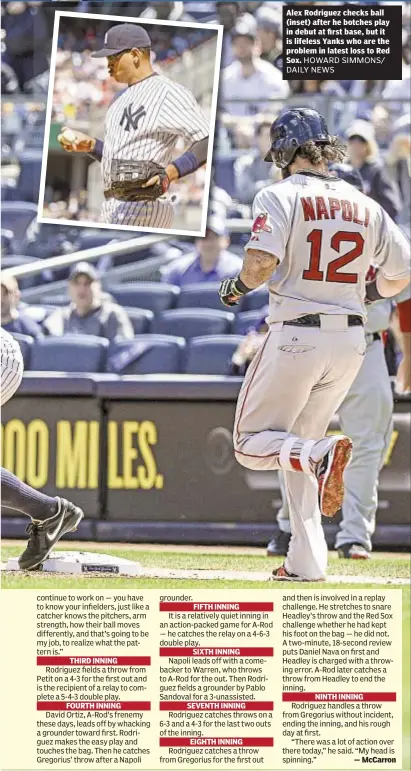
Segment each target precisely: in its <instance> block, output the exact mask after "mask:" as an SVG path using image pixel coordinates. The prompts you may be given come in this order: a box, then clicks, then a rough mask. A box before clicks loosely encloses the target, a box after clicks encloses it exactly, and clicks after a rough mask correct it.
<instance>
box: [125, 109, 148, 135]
mask: <svg viewBox="0 0 411 771" xmlns="http://www.w3.org/2000/svg"><path fill="white" fill-rule="evenodd" d="M145 115H146V111H145V108H144V107H138V108H137V110H136V111H135V112H132V105H131V104H128V105H127V107H126V108H125V109H124V112H123V115H122V117H121V121H120V126H123V128H124V131H130V128H132V129H133V130H134V131H135V130H136V129H137V127H138V124H139V122H140V120H141V119H142V118H144V116H145Z"/></svg>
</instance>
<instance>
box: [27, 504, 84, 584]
mask: <svg viewBox="0 0 411 771" xmlns="http://www.w3.org/2000/svg"><path fill="white" fill-rule="evenodd" d="M57 500H58V510H57V513H56V514H53V516H52V517H49V518H48V519H44V520H39V519H32V521H31V522H30V523H29V524H28V526H27V528H26V533H27V534H28V535H29V541H28V544H27V546H26V548H25V550H24V552H23V554H21V555H20V557H19V566H20V567H21V569H22V570H36V569H37V568H38V567H39V565H41V563H42V562H44V560H45V559H47V557H48V556H49V554H50V552H51V550H52V548H53V546H54V545H55V544H56V543H57V541H59V540H60V538H62V537H63V535H65V534H66V533H71V532H73V531H74V530H77V525H78V524H79V522H81V520H82V519H83V517H84V513H83V511H82V510H81V509H79V508H78V506H75V505H74V503H70V501H66V499H65V498H57Z"/></svg>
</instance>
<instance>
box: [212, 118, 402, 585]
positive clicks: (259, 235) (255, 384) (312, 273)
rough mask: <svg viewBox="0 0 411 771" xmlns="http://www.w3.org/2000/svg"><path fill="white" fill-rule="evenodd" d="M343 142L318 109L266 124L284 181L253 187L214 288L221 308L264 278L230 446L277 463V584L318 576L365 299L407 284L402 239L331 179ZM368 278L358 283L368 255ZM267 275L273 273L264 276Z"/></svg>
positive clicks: (375, 208)
mask: <svg viewBox="0 0 411 771" xmlns="http://www.w3.org/2000/svg"><path fill="white" fill-rule="evenodd" d="M343 157H344V147H343V146H342V145H341V143H340V142H339V140H338V139H337V137H332V136H330V135H329V133H328V129H327V125H326V123H325V121H324V119H323V117H322V116H321V115H319V114H318V113H317V112H316V111H315V110H311V109H308V108H298V109H291V110H287V111H286V112H284V113H283V114H282V115H280V117H279V118H277V120H275V121H274V123H273V125H272V128H271V148H270V150H269V152H268V154H267V156H266V160H267V161H274V162H275V163H276V164H277V166H279V167H280V168H281V169H282V176H283V179H282V180H281V181H280V182H276V183H275V184H273V185H270V186H269V187H266V188H264V189H263V190H261V191H260V192H259V193H258V194H257V196H256V198H255V200H254V204H253V215H254V224H253V226H252V229H251V236H250V240H249V242H248V244H247V245H246V247H245V251H246V253H245V257H244V263H243V268H242V270H241V272H240V274H239V276H237V277H236V278H232V279H225V280H224V281H222V283H221V285H220V298H221V300H222V302H223V303H224V304H225V305H228V306H232V305H235V304H236V303H237V302H238V300H239V299H240V297H242V296H243V295H244V294H246V293H247V292H250V291H252V290H253V289H256V288H257V287H258V286H260V285H261V284H264V283H265V282H268V286H269V294H270V305H269V317H268V324H269V331H268V332H267V336H266V338H265V341H264V344H263V345H262V346H261V348H260V351H259V353H258V354H257V355H256V356H255V357H254V359H253V361H252V362H251V364H250V366H249V368H248V370H247V373H246V376H245V378H244V381H243V385H242V388H241V391H240V395H239V398H238V403H237V409H236V416H235V423H234V437H233V438H234V451H235V455H236V458H237V460H238V461H239V463H241V464H242V465H243V466H246V467H247V468H250V469H257V470H266V471H271V470H278V469H282V470H283V471H284V478H285V487H286V493H287V499H288V503H289V508H290V520H291V533H292V537H291V541H290V548H289V550H288V554H287V557H286V560H285V564H284V566H282V567H280V568H277V569H276V570H274V571H273V578H275V579H278V580H292V581H296V580H302V581H307V580H308V581H321V580H324V578H325V575H326V568H327V545H326V541H325V538H324V532H323V529H322V526H321V514H323V515H325V516H327V517H332V516H333V515H334V514H335V513H336V512H337V511H338V509H339V508H340V506H341V503H342V499H343V493H344V485H343V473H344V469H345V467H346V466H347V464H348V463H349V461H350V458H351V447H352V442H351V439H350V438H349V437H347V436H333V437H325V432H326V429H327V426H328V424H329V422H330V420H331V418H332V416H333V414H334V412H335V411H336V409H337V407H338V406H339V404H340V403H341V402H342V400H343V399H344V396H345V395H346V393H347V392H348V390H349V388H350V386H351V384H352V382H353V380H354V378H355V376H356V374H357V372H358V370H359V368H360V366H361V363H362V361H363V356H364V353H365V335H364V326H363V325H364V320H365V318H366V310H365V305H364V301H365V298H366V297H367V299H368V301H375V300H377V299H381V298H382V297H389V296H392V295H394V294H397V293H398V292H399V291H401V290H402V289H404V288H405V286H407V285H408V283H409V263H410V256H409V250H408V244H407V241H406V239H405V237H404V236H403V234H402V233H401V231H400V230H399V228H398V227H397V226H396V225H395V223H394V222H393V221H392V220H391V218H390V217H389V216H388V215H387V214H386V213H385V212H384V211H383V210H382V208H381V206H380V205H379V204H377V203H376V202H375V201H372V200H371V199H369V198H367V196H365V195H363V194H362V193H360V192H359V191H357V190H355V189H354V188H353V187H352V186H351V185H349V184H347V183H346V182H344V181H343V180H340V179H336V178H334V177H331V176H330V174H329V172H328V163H330V162H333V161H341V160H342V159H343ZM371 258H372V259H373V262H374V263H375V264H376V265H377V266H378V268H379V271H378V275H377V276H376V278H375V279H374V281H372V282H370V283H368V284H367V286H366V282H365V276H366V274H367V271H368V267H369V264H370V261H371ZM273 274H274V275H273Z"/></svg>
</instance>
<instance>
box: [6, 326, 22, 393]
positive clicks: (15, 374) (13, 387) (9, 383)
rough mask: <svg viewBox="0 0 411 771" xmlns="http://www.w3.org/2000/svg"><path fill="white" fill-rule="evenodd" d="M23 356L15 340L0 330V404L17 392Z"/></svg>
mask: <svg viewBox="0 0 411 771" xmlns="http://www.w3.org/2000/svg"><path fill="white" fill-rule="evenodd" d="M23 369H24V367H23V356H22V354H21V350H20V346H19V344H18V342H17V340H15V339H14V337H12V336H11V335H10V334H9V333H8V332H6V330H5V329H3V328H2V329H1V404H2V405H3V404H5V403H6V402H7V401H8V400H9V399H10V398H11V397H12V396H13V394H14V393H15V391H17V389H18V387H19V385H20V382H21V378H22V376H23Z"/></svg>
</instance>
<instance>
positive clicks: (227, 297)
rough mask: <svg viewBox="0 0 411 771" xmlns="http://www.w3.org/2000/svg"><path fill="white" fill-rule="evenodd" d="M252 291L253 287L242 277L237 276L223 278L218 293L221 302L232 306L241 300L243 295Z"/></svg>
mask: <svg viewBox="0 0 411 771" xmlns="http://www.w3.org/2000/svg"><path fill="white" fill-rule="evenodd" d="M250 291H251V289H249V288H248V287H247V286H245V284H243V282H242V281H241V279H240V277H239V276H237V277H236V278H225V279H223V281H222V282H221V284H220V288H219V290H218V294H219V296H220V300H221V302H222V303H223V304H224V305H227V306H228V307H229V308H231V307H232V306H233V305H237V303H238V301H239V300H241V298H242V297H243V295H245V294H247V292H250Z"/></svg>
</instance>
